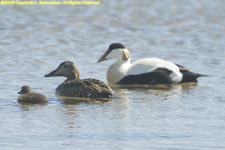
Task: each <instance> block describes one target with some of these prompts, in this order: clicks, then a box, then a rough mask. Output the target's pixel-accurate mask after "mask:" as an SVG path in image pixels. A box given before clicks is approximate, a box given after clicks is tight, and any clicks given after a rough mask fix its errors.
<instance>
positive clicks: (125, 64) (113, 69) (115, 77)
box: [107, 58, 130, 84]
mask: <svg viewBox="0 0 225 150" xmlns="http://www.w3.org/2000/svg"><path fill="white" fill-rule="evenodd" d="M129 67H130V59H128V60H122V59H121V58H118V59H117V61H116V62H114V63H113V64H112V65H111V66H110V67H109V69H108V71H107V80H108V82H109V83H110V84H116V83H117V82H119V81H120V80H121V79H122V78H123V77H124V76H125V75H126V73H127V70H128V69H129Z"/></svg>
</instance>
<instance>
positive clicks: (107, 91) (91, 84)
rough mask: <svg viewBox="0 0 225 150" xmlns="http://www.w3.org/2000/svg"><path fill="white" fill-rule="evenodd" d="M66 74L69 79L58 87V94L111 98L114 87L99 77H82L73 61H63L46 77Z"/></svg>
mask: <svg viewBox="0 0 225 150" xmlns="http://www.w3.org/2000/svg"><path fill="white" fill-rule="evenodd" d="M53 76H64V77H66V78H67V79H66V80H65V81H64V82H63V83H62V84H60V85H59V86H58V87H57V88H56V95H58V96H65V97H77V98H97V99H98V98H110V97H111V96H112V95H113V91H112V89H111V88H110V87H109V86H107V85H106V84H105V83H104V82H102V81H100V80H97V79H92V78H89V79H80V74H79V71H78V69H77V68H76V66H75V65H74V63H73V62H71V61H65V62H62V63H61V64H60V65H59V66H58V68H57V69H56V70H54V71H52V72H50V73H49V74H46V75H45V77H53Z"/></svg>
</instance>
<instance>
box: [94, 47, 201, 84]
mask: <svg viewBox="0 0 225 150" xmlns="http://www.w3.org/2000/svg"><path fill="white" fill-rule="evenodd" d="M112 58H114V59H116V62H114V63H113V64H112V65H111V66H110V67H109V69H108V71H107V80H108V82H109V83H110V84H125V85H132V84H133V85H134V84H145V85H155V84H172V83H184V82H197V78H198V77H201V76H204V75H201V74H198V73H193V72H191V71H189V70H187V69H186V68H185V67H183V66H181V65H177V64H174V63H172V62H169V61H165V60H162V59H159V58H143V59H140V60H137V61H135V62H134V63H132V64H131V63H130V53H129V51H128V49H127V48H126V47H125V46H124V45H123V44H121V43H112V44H111V45H110V46H109V48H108V50H107V51H106V52H105V53H104V54H103V55H102V56H101V57H100V58H99V60H98V62H101V61H104V60H107V59H112Z"/></svg>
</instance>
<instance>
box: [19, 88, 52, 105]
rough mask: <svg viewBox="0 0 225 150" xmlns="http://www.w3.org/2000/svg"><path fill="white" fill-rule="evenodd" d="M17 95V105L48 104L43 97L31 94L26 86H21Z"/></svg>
mask: <svg viewBox="0 0 225 150" xmlns="http://www.w3.org/2000/svg"><path fill="white" fill-rule="evenodd" d="M18 94H20V96H19V97H18V99H17V101H18V102H19V103H31V104H46V103H47V102H48V101H47V98H46V97H45V96H44V95H42V94H39V93H33V92H31V89H30V87H29V86H27V85H24V86H22V87H21V90H20V91H19V92H18Z"/></svg>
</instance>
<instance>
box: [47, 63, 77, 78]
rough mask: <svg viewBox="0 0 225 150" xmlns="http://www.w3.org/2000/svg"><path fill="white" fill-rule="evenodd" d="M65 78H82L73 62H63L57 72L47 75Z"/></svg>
mask: <svg viewBox="0 0 225 150" xmlns="http://www.w3.org/2000/svg"><path fill="white" fill-rule="evenodd" d="M55 76H63V77H66V78H67V81H69V80H78V79H79V77H80V74H79V71H78V69H77V68H76V66H75V64H74V63H73V62H71V61H64V62H62V63H61V64H60V65H59V66H58V67H57V68H56V69H55V70H53V71H52V72H50V73H48V74H46V75H45V77H55Z"/></svg>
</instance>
